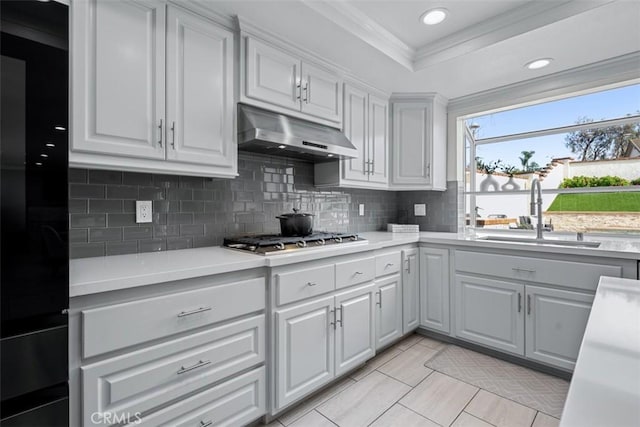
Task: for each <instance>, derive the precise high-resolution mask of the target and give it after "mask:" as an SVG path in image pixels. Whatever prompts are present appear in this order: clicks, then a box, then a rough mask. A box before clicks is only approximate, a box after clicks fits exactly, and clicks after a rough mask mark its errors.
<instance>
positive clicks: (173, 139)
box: [171, 122, 176, 150]
mask: <svg viewBox="0 0 640 427" xmlns="http://www.w3.org/2000/svg"><path fill="white" fill-rule="evenodd" d="M171 148H173V149H174V150H175V149H176V122H171Z"/></svg>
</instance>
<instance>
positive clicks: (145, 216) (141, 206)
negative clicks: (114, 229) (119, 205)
mask: <svg viewBox="0 0 640 427" xmlns="http://www.w3.org/2000/svg"><path fill="white" fill-rule="evenodd" d="M152 206H153V205H152V203H151V200H136V223H138V224H141V223H145V222H152V221H153V217H152V215H151V214H152V213H153V207H152Z"/></svg>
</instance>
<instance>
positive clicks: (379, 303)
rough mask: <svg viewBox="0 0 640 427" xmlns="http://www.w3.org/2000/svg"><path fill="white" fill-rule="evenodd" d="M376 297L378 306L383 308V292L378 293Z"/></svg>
mask: <svg viewBox="0 0 640 427" xmlns="http://www.w3.org/2000/svg"><path fill="white" fill-rule="evenodd" d="M376 295H378V301H377V302H376V305H377V306H380V308H382V291H378V292H376Z"/></svg>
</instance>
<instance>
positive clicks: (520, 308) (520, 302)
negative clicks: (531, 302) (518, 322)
mask: <svg viewBox="0 0 640 427" xmlns="http://www.w3.org/2000/svg"><path fill="white" fill-rule="evenodd" d="M521 311H522V294H521V293H520V292H518V313H520V312H521Z"/></svg>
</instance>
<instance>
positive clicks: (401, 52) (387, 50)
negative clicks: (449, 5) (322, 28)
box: [301, 0, 416, 71]
mask: <svg viewBox="0 0 640 427" xmlns="http://www.w3.org/2000/svg"><path fill="white" fill-rule="evenodd" d="M301 1H302V3H304V4H305V5H307V7H309V8H311V9H313V10H314V11H315V12H317V13H319V14H321V15H323V16H324V17H325V18H328V19H329V20H331V21H332V22H333V23H335V24H336V25H339V26H340V27H342V28H343V29H345V30H347V31H348V32H350V33H351V34H353V35H354V36H356V37H358V38H360V39H361V40H362V41H364V42H365V43H368V44H369V45H371V46H373V47H374V48H376V49H377V50H379V51H380V52H382V53H384V54H385V55H387V56H388V57H390V58H391V59H393V60H394V61H396V62H397V63H398V64H400V65H402V66H403V67H405V68H407V69H408V70H410V71H414V69H413V62H414V58H415V56H416V50H415V49H414V48H413V47H411V46H409V45H408V44H406V43H405V42H403V41H402V40H400V39H399V38H398V37H396V36H395V35H394V34H392V33H391V32H389V30H387V29H386V28H384V27H383V26H382V25H380V24H378V23H377V22H376V21H374V20H373V19H371V18H370V17H369V16H368V15H366V14H365V13H363V12H362V11H360V10H359V9H358V8H356V7H354V6H352V5H350V4H349V3H347V2H346V1H342V0H301Z"/></svg>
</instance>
